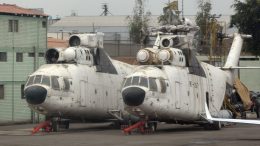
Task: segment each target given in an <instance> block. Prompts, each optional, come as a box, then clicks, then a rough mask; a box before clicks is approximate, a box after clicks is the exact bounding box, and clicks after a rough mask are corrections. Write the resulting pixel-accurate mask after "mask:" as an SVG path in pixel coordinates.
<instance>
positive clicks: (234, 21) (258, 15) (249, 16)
mask: <svg viewBox="0 0 260 146" xmlns="http://www.w3.org/2000/svg"><path fill="white" fill-rule="evenodd" d="M233 7H234V8H235V14H234V15H232V16H231V23H230V27H233V26H235V27H237V28H238V30H239V32H240V33H245V34H251V35H252V36H253V38H252V39H250V40H248V41H247V45H246V49H247V50H248V51H250V52H251V53H253V54H255V55H257V56H258V55H260V0H245V2H241V1H239V0H235V3H234V5H233Z"/></svg>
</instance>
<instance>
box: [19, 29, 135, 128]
mask: <svg viewBox="0 0 260 146" xmlns="http://www.w3.org/2000/svg"><path fill="white" fill-rule="evenodd" d="M103 36H104V34H103V33H97V34H78V35H72V36H71V37H70V39H69V45H70V47H69V48H66V49H61V48H53V49H49V50H47V52H46V55H45V59H46V61H47V64H45V65H42V66H41V67H40V68H39V69H38V70H37V71H35V72H34V73H32V74H31V75H29V78H28V81H27V83H26V86H25V89H24V93H25V98H26V101H27V102H28V104H29V107H30V108H31V109H33V110H34V111H36V112H38V113H40V114H43V115H46V116H47V117H49V119H51V120H49V119H48V122H47V123H45V125H42V126H50V125H51V126H52V127H51V128H52V129H53V131H57V130H58V127H59V125H60V124H62V123H64V124H65V126H66V128H68V127H69V122H68V121H67V120H62V119H61V118H63V119H82V120H84V121H106V120H110V119H114V120H119V121H123V120H124V119H125V118H128V117H129V116H128V114H127V112H125V111H124V107H123V101H122V95H121V84H122V82H123V79H124V77H125V76H126V75H127V74H129V73H131V72H132V71H133V68H134V67H133V66H132V65H129V64H126V63H123V62H120V61H116V60H113V59H111V58H110V57H109V56H108V55H107V53H106V52H105V51H104V49H103ZM61 121H64V122H61Z"/></svg>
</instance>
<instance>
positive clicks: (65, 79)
mask: <svg viewBox="0 0 260 146" xmlns="http://www.w3.org/2000/svg"><path fill="white" fill-rule="evenodd" d="M63 80H64V85H65V87H64V90H65V91H69V90H70V82H69V80H68V79H67V78H63Z"/></svg>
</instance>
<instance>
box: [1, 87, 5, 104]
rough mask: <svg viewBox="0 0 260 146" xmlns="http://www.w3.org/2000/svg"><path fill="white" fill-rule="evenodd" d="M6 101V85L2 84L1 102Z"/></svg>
mask: <svg viewBox="0 0 260 146" xmlns="http://www.w3.org/2000/svg"><path fill="white" fill-rule="evenodd" d="M4 99H5V85H4V84H0V100H4Z"/></svg>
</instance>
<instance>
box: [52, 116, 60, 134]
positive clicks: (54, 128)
mask: <svg viewBox="0 0 260 146" xmlns="http://www.w3.org/2000/svg"><path fill="white" fill-rule="evenodd" d="M51 127H52V131H53V132H58V131H59V129H60V126H59V122H58V119H57V118H53V119H52V120H51Z"/></svg>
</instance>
